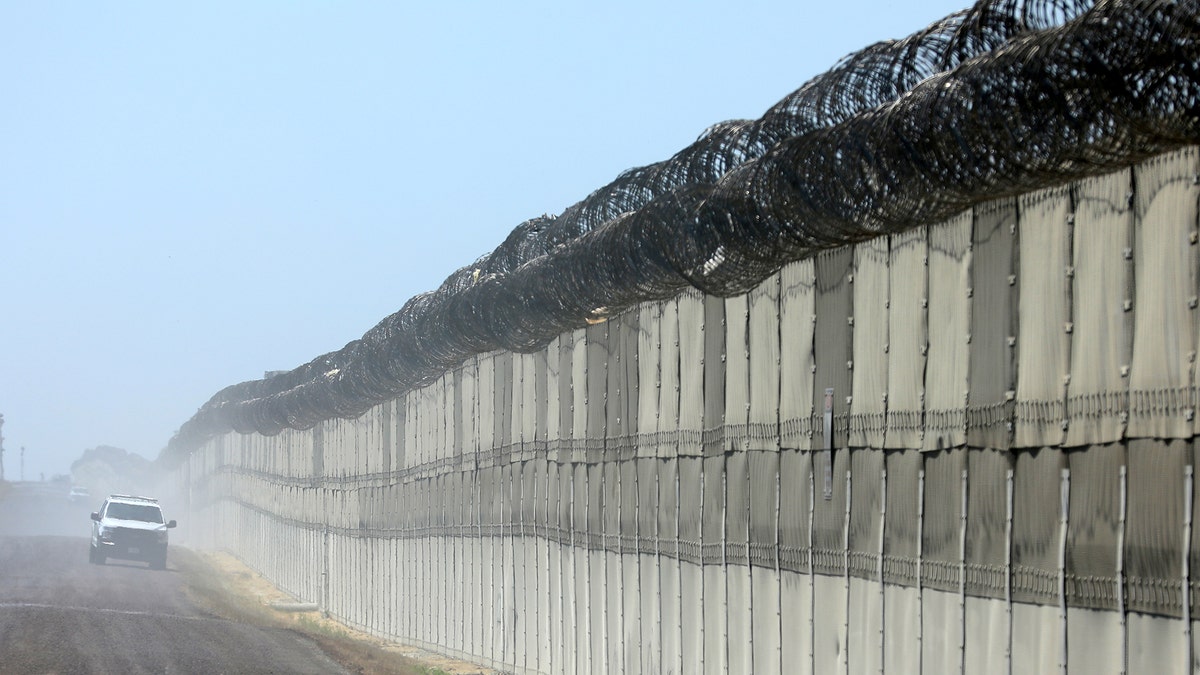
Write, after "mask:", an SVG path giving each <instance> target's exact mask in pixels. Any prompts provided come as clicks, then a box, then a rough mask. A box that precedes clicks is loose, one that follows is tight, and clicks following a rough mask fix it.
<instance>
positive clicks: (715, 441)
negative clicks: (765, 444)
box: [701, 296, 725, 455]
mask: <svg viewBox="0 0 1200 675" xmlns="http://www.w3.org/2000/svg"><path fill="white" fill-rule="evenodd" d="M701 334H702V335H703V336H704V358H703V360H702V361H701V363H702V365H703V367H704V426H703V428H704V436H703V443H704V454H705V455H714V454H717V453H720V452H723V451H724V449H725V300H724V299H722V298H718V297H715V296H706V297H705V298H704V322H703V325H702V326H701Z"/></svg>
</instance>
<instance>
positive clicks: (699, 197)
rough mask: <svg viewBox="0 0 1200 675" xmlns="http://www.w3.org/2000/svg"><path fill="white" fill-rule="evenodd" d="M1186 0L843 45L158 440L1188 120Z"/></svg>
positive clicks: (1081, 168) (190, 443)
mask: <svg viewBox="0 0 1200 675" xmlns="http://www.w3.org/2000/svg"><path fill="white" fill-rule="evenodd" d="M1198 38H1200V7H1198V3H1197V2H1196V0H1185V1H1177V2H1169V1H1164V0H1157V1H1156V0H1126V1H1120V0H1112V1H1101V2H1097V3H1095V4H1092V3H1090V2H1080V1H1072V0H991V1H983V2H980V3H978V4H976V5H975V6H974V7H972V8H970V9H968V10H965V11H962V12H958V13H955V14H953V15H951V16H949V17H946V18H945V19H942V20H940V21H937V22H935V23H933V24H932V25H930V26H929V27H927V28H926V29H924V30H922V31H919V32H917V33H914V34H913V35H911V36H909V37H907V38H904V39H902V40H894V41H887V42H880V43H877V44H875V45H871V46H870V47H867V48H866V49H864V50H862V51H859V52H856V53H854V54H852V55H850V56H848V57H846V58H845V59H843V60H842V61H840V62H839V63H838V64H836V65H835V66H834V67H833V68H832V69H830V70H829V71H828V72H826V73H824V74H823V75H821V76H818V77H817V78H814V79H813V80H812V81H810V82H808V83H807V84H805V85H804V86H802V87H801V88H800V89H798V90H796V91H795V92H793V93H792V94H790V95H789V96H787V97H786V98H784V99H783V100H782V101H780V102H779V103H777V104H776V105H775V106H772V107H771V108H770V109H769V110H768V111H767V112H766V113H765V114H764V115H763V116H762V117H761V118H759V119H758V120H734V121H728V122H723V123H720V124H717V125H714V126H713V127H711V128H710V129H709V130H707V131H706V132H705V133H704V134H703V135H702V136H701V137H700V138H699V139H697V141H696V142H695V143H693V144H691V145H690V146H688V147H687V148H685V149H684V150H682V151H680V152H679V153H677V154H676V155H675V156H673V157H672V158H670V159H668V160H666V161H664V162H660V163H658V164H652V165H649V166H645V167H639V168H635V169H631V170H629V171H626V172H625V173H623V174H621V175H620V176H618V177H617V178H616V180H614V181H613V182H611V183H609V184H608V185H606V186H604V187H602V188H600V189H598V190H596V191H595V192H593V193H592V194H591V195H589V196H588V197H587V198H585V199H584V200H582V201H580V202H579V203H577V204H575V205H574V206H572V207H570V208H568V209H567V210H565V211H564V212H563V213H562V214H560V215H559V216H557V217H554V216H542V217H539V218H534V219H531V220H528V221H526V222H524V223H521V224H520V225H518V226H517V227H516V228H515V229H514V230H513V231H512V233H511V234H510V235H509V236H508V237H507V238H506V239H505V241H504V242H503V243H502V244H501V245H500V246H498V247H497V248H496V249H495V250H494V251H492V252H491V253H490V254H488V255H486V256H484V257H482V258H480V259H478V260H476V261H475V262H474V263H472V264H471V265H467V266H465V267H463V268H461V269H459V270H458V271H456V272H455V273H454V274H452V275H450V277H449V278H447V279H446V281H445V282H444V283H443V284H442V285H441V286H440V287H439V288H438V289H437V290H436V291H432V292H429V293H424V294H421V295H418V296H416V297H414V298H412V299H411V300H409V301H408V302H407V303H406V304H405V305H404V306H403V308H402V309H401V310H400V311H398V312H396V313H395V314H392V315H391V316H388V317H386V318H385V319H384V320H383V321H381V322H380V323H379V324H378V325H376V326H375V327H374V328H372V329H371V330H369V331H367V333H366V334H364V335H363V336H362V338H361V339H359V340H355V341H353V342H351V343H349V344H348V345H346V347H344V348H343V349H341V350H339V351H337V352H332V353H329V354H325V355H322V356H320V357H318V358H316V359H314V360H313V361H311V362H309V363H307V364H305V365H303V366H301V367H299V368H296V369H295V370H293V371H290V372H288V373H284V374H281V375H277V376H275V377H271V378H267V379H264V380H256V381H251V382H243V383H240V384H236V385H233V386H230V387H226V388H225V389H223V390H221V391H220V392H218V393H217V394H216V395H215V396H213V397H212V399H210V400H209V401H208V402H207V403H206V404H205V405H204V406H203V407H201V408H200V410H199V411H198V412H197V413H196V415H195V416H194V417H192V419H190V420H189V421H188V422H187V423H185V424H184V425H183V427H181V429H180V431H179V432H178V433H177V434H176V436H175V437H174V438H173V439H172V440H171V442H170V444H169V445H168V448H167V450H166V451H164V453H163V457H162V458H164V459H171V458H179V457H181V456H183V455H185V454H186V453H187V452H190V451H191V450H192V449H194V448H196V447H198V446H199V445H200V444H202V443H203V442H204V441H205V440H206V439H208V438H211V437H212V436H214V435H217V434H221V433H225V432H227V431H230V430H235V431H239V432H243V433H249V432H257V433H262V434H268V435H271V434H275V433H278V432H280V431H281V430H283V429H285V428H295V429H306V428H310V427H312V426H313V425H315V424H317V423H319V422H321V421H323V420H326V419H331V418H336V417H355V416H357V415H360V414H362V413H363V412H365V411H366V410H368V409H369V408H370V407H372V406H374V405H376V404H378V403H381V402H384V401H387V400H390V399H393V398H395V397H397V396H399V395H401V394H403V393H405V392H407V391H410V390H412V389H414V388H417V387H420V386H423V385H425V384H427V383H429V382H432V381H434V380H435V379H436V378H437V377H439V376H441V375H442V374H443V373H445V372H446V371H447V370H450V369H452V368H454V367H456V366H458V365H460V364H461V363H463V362H464V361H465V360H466V359H467V358H469V357H471V356H473V355H476V354H480V353H484V352H487V351H491V350H495V349H507V350H512V351H518V352H529V351H535V350H537V349H540V348H542V347H543V346H545V345H546V344H547V343H548V342H549V341H550V340H552V339H553V338H554V337H555V336H557V335H559V334H561V333H563V332H565V331H569V330H573V329H575V328H579V327H582V326H584V325H586V323H587V322H588V320H589V319H591V320H594V319H597V318H603V316H606V315H611V314H613V313H616V312H619V311H621V310H623V309H625V308H629V307H632V306H635V305H637V304H639V303H642V302H647V301H652V300H661V299H666V298H670V297H673V296H674V295H676V294H677V293H678V292H680V291H681V290H682V289H684V288H686V287H687V286H692V287H695V288H698V289H700V290H702V291H704V292H705V293H709V294H714V295H720V296H730V295H736V294H738V293H742V292H745V291H747V290H749V289H751V288H753V287H754V286H756V285H757V284H758V283H760V282H761V281H762V280H763V279H765V278H766V277H768V276H769V275H770V274H773V273H774V272H775V271H777V270H778V269H780V268H781V267H782V266H783V265H785V264H787V263H789V262H792V261H795V260H799V259H802V258H804V257H806V256H811V255H813V254H815V253H816V252H818V251H821V250H824V249H828V248H832V247H838V246H844V245H847V244H852V243H855V242H859V241H864V240H867V239H871V238H874V237H877V236H881V235H886V234H890V233H895V232H900V231H903V230H905V229H908V228H912V227H917V226H920V225H924V224H928V223H931V222H937V221H938V220H940V219H943V218H946V217H948V216H951V215H953V214H955V213H958V212H961V211H962V210H964V209H967V208H970V207H971V206H972V205H974V204H976V203H979V202H981V201H985V200H990V199H995V198H998V197H1002V196H1006V195H1015V194H1019V193H1022V192H1027V191H1030V190H1034V189H1038V188H1041V187H1046V186H1049V185H1055V184H1060V183H1062V182H1065V181H1069V180H1073V179H1077V178H1081V177H1084V176H1087V175H1094V174H1097V173H1101V172H1104V171H1107V170H1111V169H1113V168H1116V167H1120V166H1127V165H1129V164H1131V163H1133V162H1136V161H1138V160H1140V159H1144V158H1146V157H1149V156H1152V155H1155V154H1159V153H1161V152H1165V151H1167V150H1170V149H1172V148H1176V147H1180V146H1183V145H1189V144H1194V143H1196V142H1197V141H1198V140H1200V109H1198V108H1200V41H1198Z"/></svg>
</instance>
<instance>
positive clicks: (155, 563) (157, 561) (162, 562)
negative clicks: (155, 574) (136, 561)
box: [150, 551, 167, 570]
mask: <svg viewBox="0 0 1200 675" xmlns="http://www.w3.org/2000/svg"><path fill="white" fill-rule="evenodd" d="M150 569H155V570H165V569H167V552H166V551H163V552H162V553H161V554H160V555H158V556H157V557H155V558H154V559H153V560H151V561H150Z"/></svg>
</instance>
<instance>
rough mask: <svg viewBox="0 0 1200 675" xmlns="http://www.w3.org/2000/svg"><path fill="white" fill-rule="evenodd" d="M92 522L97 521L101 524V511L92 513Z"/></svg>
mask: <svg viewBox="0 0 1200 675" xmlns="http://www.w3.org/2000/svg"><path fill="white" fill-rule="evenodd" d="M92 520H94V521H96V522H97V523H98V522H100V512H99V511H92Z"/></svg>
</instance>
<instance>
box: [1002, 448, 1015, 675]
mask: <svg viewBox="0 0 1200 675" xmlns="http://www.w3.org/2000/svg"><path fill="white" fill-rule="evenodd" d="M1012 533H1013V470H1012V469H1008V470H1007V471H1005V472H1004V612H1005V630H1006V632H1007V634H1008V635H1007V637H1006V639H1005V641H1004V664H1005V669H1004V670H1005V672H1006V673H1008V675H1012V672H1013V662H1012V657H1013V653H1012V651H1013V650H1012V647H1013V606H1012Z"/></svg>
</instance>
